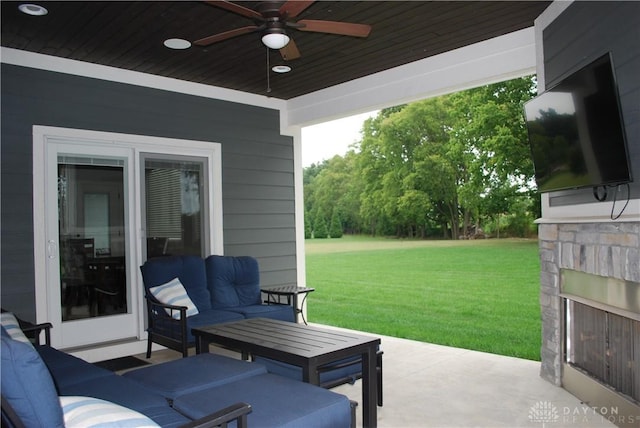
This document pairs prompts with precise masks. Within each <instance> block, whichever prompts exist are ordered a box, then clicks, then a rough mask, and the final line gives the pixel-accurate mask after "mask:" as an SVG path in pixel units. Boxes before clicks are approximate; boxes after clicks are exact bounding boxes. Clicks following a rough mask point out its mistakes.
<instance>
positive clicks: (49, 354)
mask: <svg viewBox="0 0 640 428" xmlns="http://www.w3.org/2000/svg"><path fill="white" fill-rule="evenodd" d="M36 350H37V351H38V353H39V354H40V357H41V358H42V360H43V361H44V363H45V364H46V365H47V368H48V369H49V373H51V376H52V377H53V381H54V383H55V385H56V388H57V389H58V390H59V391H63V390H65V388H66V387H68V386H69V385H73V384H76V383H81V382H86V381H95V382H100V379H101V378H105V377H110V376H114V373H113V372H111V371H109V370H107V369H103V368H102V367H98V366H96V365H93V364H91V363H88V362H86V361H85V360H83V359H80V358H78V357H74V356H73V355H70V354H67V353H65V352H62V351H59V350H57V349H55V348H52V347H50V346H47V345H43V346H38V347H36Z"/></svg>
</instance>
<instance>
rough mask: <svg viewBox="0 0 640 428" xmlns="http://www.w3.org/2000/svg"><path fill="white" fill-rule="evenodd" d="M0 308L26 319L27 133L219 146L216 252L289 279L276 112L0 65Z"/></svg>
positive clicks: (267, 281) (30, 272) (289, 195)
mask: <svg viewBox="0 0 640 428" xmlns="http://www.w3.org/2000/svg"><path fill="white" fill-rule="evenodd" d="M1 67H2V80H1V111H2V131H1V165H2V171H1V176H0V179H1V192H2V205H1V217H0V221H1V233H0V236H1V242H0V245H1V248H2V254H1V258H0V281H1V284H2V288H1V290H2V291H1V295H2V305H3V307H8V308H11V310H13V311H15V312H17V313H18V314H19V315H20V316H22V317H25V318H27V319H32V320H35V319H36V316H35V291H34V259H33V250H34V249H33V233H34V232H33V207H32V199H33V179H32V173H33V165H32V141H33V137H32V126H33V125H45V126H56V127H64V128H77V129H87V130H95V131H105V132H117V133H125V134H139V135H149V136H158V137H167V138H178V139H188V140H199V141H211V142H217V143H220V144H221V145H222V164H223V171H222V177H223V183H222V188H223V209H224V212H223V218H224V252H225V254H227V255H251V256H254V257H256V258H258V260H259V262H260V268H261V281H262V283H263V285H264V286H266V287H269V286H275V285H282V284H293V283H295V282H296V242H295V211H294V210H295V195H294V190H295V189H294V160H293V159H294V153H293V150H294V149H293V138H291V137H288V136H283V135H281V134H280V117H279V111H278V110H275V109H270V108H265V107H256V106H251V105H247V104H240V103H233V102H229V101H221V100H216V99H211V98H206V97H199V96H195V95H186V94H181V93H177V92H171V91H164V90H159V89H153V88H149V87H142V86H136V85H129V84H122V83H117V82H112V81H106V80H99V79H92V78H87V77H79V76H74V75H71V74H65V73H57V72H51V71H44V70H39V69H34V68H28V67H21V66H15V65H9V64H5V63H3V64H2V65H1Z"/></svg>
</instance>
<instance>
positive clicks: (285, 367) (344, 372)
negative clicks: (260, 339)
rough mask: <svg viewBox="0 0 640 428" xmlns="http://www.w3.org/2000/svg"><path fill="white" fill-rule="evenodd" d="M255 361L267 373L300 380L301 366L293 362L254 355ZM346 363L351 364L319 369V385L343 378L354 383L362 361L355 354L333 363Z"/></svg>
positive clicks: (358, 374)
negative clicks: (324, 369) (325, 369)
mask: <svg viewBox="0 0 640 428" xmlns="http://www.w3.org/2000/svg"><path fill="white" fill-rule="evenodd" d="M255 361H256V362H257V363H260V364H262V365H264V366H265V367H266V368H267V370H268V371H269V373H273V374H277V375H279V376H284V377H287V378H289V379H295V380H298V381H302V367H300V366H295V365H293V364H287V363H283V362H281V361H276V360H272V359H270V358H264V357H260V356H256V357H255ZM348 363H353V364H351V365H346V366H344V367H340V368H337V369H333V370H327V371H320V385H324V384H330V383H332V382H335V381H337V380H338V379H341V380H343V381H344V382H343V383H347V382H348V383H354V382H355V381H356V380H357V379H358V378H360V377H361V373H362V361H361V359H360V357H359V356H357V355H356V356H353V357H349V358H344V359H342V360H338V361H336V362H335V363H333V364H334V365H338V364H339V365H344V364H348Z"/></svg>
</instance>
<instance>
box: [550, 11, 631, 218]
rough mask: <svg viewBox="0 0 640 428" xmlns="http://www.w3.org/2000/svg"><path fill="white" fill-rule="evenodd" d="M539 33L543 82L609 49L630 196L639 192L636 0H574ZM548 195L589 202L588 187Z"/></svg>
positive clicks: (559, 201)
mask: <svg viewBox="0 0 640 428" xmlns="http://www.w3.org/2000/svg"><path fill="white" fill-rule="evenodd" d="M543 39H544V70H545V85H546V86H547V87H549V86H552V85H554V84H555V83H557V82H558V81H559V80H560V79H562V78H563V77H566V75H568V74H570V73H572V72H574V71H577V70H578V69H579V68H580V67H583V66H585V65H587V64H588V63H590V62H591V61H593V60H595V59H596V58H598V57H600V56H601V55H603V54H605V53H607V52H611V54H612V58H613V64H614V67H615V73H616V79H617V83H618V91H619V93H620V103H621V106H622V114H623V120H624V124H625V128H626V133H627V144H628V148H629V156H630V162H631V173H632V176H633V178H634V182H633V183H632V184H631V196H632V198H640V109H639V108H640V78H639V76H640V2H635V1H632V2H624V1H623V2H583V1H579V2H575V3H573V4H572V5H571V6H569V7H568V8H567V9H566V10H565V11H564V12H563V13H562V14H561V15H560V16H559V17H558V18H557V19H556V20H555V21H554V22H553V23H551V24H550V25H549V26H548V27H547V28H546V29H545V30H544V32H543ZM610 193H611V192H610ZM550 196H551V197H550V204H551V205H552V206H553V205H556V206H558V205H571V204H577V203H588V202H595V200H594V197H593V194H592V191H591V189H581V190H571V191H563V192H553V193H551V195H550ZM625 196H626V195H625ZM610 199H611V197H609V200H610ZM625 199H626V198H625ZM620 206H622V203H620Z"/></svg>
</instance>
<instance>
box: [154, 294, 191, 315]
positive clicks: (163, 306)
mask: <svg viewBox="0 0 640 428" xmlns="http://www.w3.org/2000/svg"><path fill="white" fill-rule="evenodd" d="M144 298H145V299H146V300H147V310H148V311H149V315H150V316H151V315H153V314H154V312H153V311H154V307H157V308H161V309H162V311H163V313H164V315H166V317H167V318H168V319H173V320H174V321H182V320H186V319H187V307H186V306H176V305H169V304H166V303H162V302H160V301H159V300H157V299H156V298H155V297H153V296H149V295H148V294H146V295H145V296H144ZM165 309H169V310H170V311H171V312H172V313H173V311H180V318H179V319H175V318H172V317H171V316H169V314H168V313H167V312H166V311H165Z"/></svg>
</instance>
